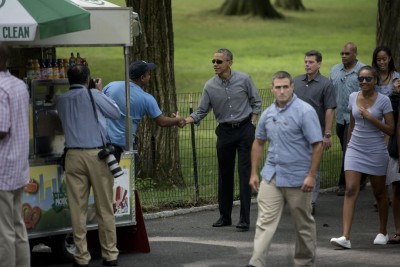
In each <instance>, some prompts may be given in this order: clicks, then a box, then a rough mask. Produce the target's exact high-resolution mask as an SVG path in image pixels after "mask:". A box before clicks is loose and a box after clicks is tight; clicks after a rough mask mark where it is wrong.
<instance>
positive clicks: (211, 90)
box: [186, 49, 261, 231]
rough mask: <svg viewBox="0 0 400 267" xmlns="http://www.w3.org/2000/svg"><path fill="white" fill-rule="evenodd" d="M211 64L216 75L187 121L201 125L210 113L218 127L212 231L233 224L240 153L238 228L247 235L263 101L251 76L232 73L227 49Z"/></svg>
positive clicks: (215, 56)
mask: <svg viewBox="0 0 400 267" xmlns="http://www.w3.org/2000/svg"><path fill="white" fill-rule="evenodd" d="M212 63H213V67H214V71H215V74H216V75H215V76H214V77H212V78H211V79H210V80H208V81H207V82H206V84H205V86H204V90H203V94H202V97H201V101H200V104H199V106H198V109H197V111H195V112H193V113H192V114H190V116H189V117H187V118H186V123H196V124H199V123H200V121H201V120H202V119H203V118H204V117H205V116H207V114H208V113H209V112H210V110H211V109H213V112H214V115H215V118H216V120H217V121H218V123H219V125H218V127H217V129H216V130H215V133H216V135H217V157H218V202H219V211H220V218H219V219H218V220H217V221H216V222H215V223H214V224H213V227H222V226H228V225H231V224H232V219H231V213H232V205H233V188H234V187H233V185H234V171H235V159H236V153H238V172H239V186H240V219H239V223H238V224H237V225H236V228H237V229H238V230H239V231H247V230H249V224H250V201H251V190H250V186H249V179H250V171H251V156H250V153H251V145H252V143H253V140H254V133H255V124H256V119H257V116H258V114H259V113H260V110H261V98H260V96H259V94H258V91H257V89H256V87H255V86H254V83H253V81H252V79H251V78H250V76H249V75H247V74H245V73H242V72H237V71H233V70H231V66H232V64H233V55H232V53H231V52H230V51H229V50H228V49H219V50H217V51H216V52H215V53H214V57H213V59H212Z"/></svg>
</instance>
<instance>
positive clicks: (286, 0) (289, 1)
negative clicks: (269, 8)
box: [275, 0, 306, 11]
mask: <svg viewBox="0 0 400 267" xmlns="http://www.w3.org/2000/svg"><path fill="white" fill-rule="evenodd" d="M275 6H277V7H280V8H283V9H287V10H296V11H304V10H306V8H305V7H304V5H303V3H302V1H301V0H276V1H275Z"/></svg>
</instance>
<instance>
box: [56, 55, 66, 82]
mask: <svg viewBox="0 0 400 267" xmlns="http://www.w3.org/2000/svg"><path fill="white" fill-rule="evenodd" d="M57 65H58V77H59V78H60V79H65V70H64V64H63V60H62V59H61V58H59V59H57Z"/></svg>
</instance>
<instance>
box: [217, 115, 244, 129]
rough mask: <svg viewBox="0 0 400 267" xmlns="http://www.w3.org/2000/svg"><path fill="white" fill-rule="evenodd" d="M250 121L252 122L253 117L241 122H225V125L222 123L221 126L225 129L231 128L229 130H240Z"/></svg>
mask: <svg viewBox="0 0 400 267" xmlns="http://www.w3.org/2000/svg"><path fill="white" fill-rule="evenodd" d="M250 120H251V117H250V116H249V117H247V118H246V119H244V120H242V121H240V122H223V123H220V124H219V125H221V126H224V127H229V128H239V127H241V126H243V125H245V124H246V123H249V122H250Z"/></svg>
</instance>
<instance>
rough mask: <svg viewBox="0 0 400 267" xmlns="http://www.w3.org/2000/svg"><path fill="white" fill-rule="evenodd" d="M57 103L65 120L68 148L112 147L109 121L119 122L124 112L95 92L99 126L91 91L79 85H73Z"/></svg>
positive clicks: (58, 109) (110, 100) (105, 97)
mask: <svg viewBox="0 0 400 267" xmlns="http://www.w3.org/2000/svg"><path fill="white" fill-rule="evenodd" d="M71 88H76V89H70V90H69V91H68V92H65V93H64V94H62V95H61V96H60V97H59V98H58V99H57V111H58V115H59V117H60V119H61V122H62V126H63V130H64V135H65V146H66V147H81V148H92V147H100V146H103V142H104V143H109V139H108V137H107V132H106V128H105V126H106V118H109V119H114V120H116V119H118V118H119V117H120V111H119V108H118V106H117V104H115V102H114V101H113V100H112V99H110V98H108V97H107V96H106V95H105V94H103V93H102V92H100V91H99V90H97V89H91V92H92V95H93V99H94V102H95V103H96V110H97V116H98V118H99V122H97V120H96V118H95V116H94V111H93V107H92V103H91V100H90V96H89V92H88V90H87V89H86V88H85V87H84V86H83V85H79V84H73V85H71Z"/></svg>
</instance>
